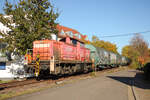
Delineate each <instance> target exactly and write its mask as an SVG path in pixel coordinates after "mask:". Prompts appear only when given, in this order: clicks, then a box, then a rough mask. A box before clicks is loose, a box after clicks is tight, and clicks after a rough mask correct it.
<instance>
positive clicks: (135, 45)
mask: <svg viewBox="0 0 150 100" xmlns="http://www.w3.org/2000/svg"><path fill="white" fill-rule="evenodd" d="M122 55H123V56H126V57H128V58H130V59H131V60H132V64H131V66H132V67H134V68H137V67H138V66H139V64H140V65H143V64H144V63H145V62H147V60H148V57H149V52H148V43H147V42H146V41H145V40H144V39H143V37H142V36H141V35H140V34H135V35H134V36H133V38H132V39H131V41H130V44H129V45H127V46H124V47H123V49H122Z"/></svg>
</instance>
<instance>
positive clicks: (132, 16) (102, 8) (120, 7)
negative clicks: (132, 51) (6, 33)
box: [0, 0, 150, 53]
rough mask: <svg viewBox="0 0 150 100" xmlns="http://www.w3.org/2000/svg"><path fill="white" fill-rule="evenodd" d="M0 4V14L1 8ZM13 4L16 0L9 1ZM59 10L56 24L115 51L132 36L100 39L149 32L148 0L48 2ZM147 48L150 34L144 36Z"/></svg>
mask: <svg viewBox="0 0 150 100" xmlns="http://www.w3.org/2000/svg"><path fill="white" fill-rule="evenodd" d="M4 1H5V0H1V2H0V13H1V12H3V11H2V7H3V6H4ZM11 1H12V2H13V3H15V1H17V0H11ZM50 1H51V2H52V4H53V5H54V6H55V7H56V8H58V10H59V12H60V16H59V18H58V19H57V22H58V23H59V24H61V25H64V26H67V27H70V28H73V29H76V30H78V31H79V32H80V33H82V34H84V35H87V36H88V38H89V39H90V40H91V38H92V36H93V35H95V36H98V37H99V39H100V40H104V41H109V42H111V43H114V44H116V45H117V47H118V51H119V52H120V53H121V49H122V47H123V46H125V45H128V44H129V42H130V40H131V38H132V37H133V35H129V36H122V37H103V36H112V35H121V34H128V33H131V34H133V33H138V32H144V31H150V0H50ZM142 36H143V38H144V39H145V40H146V41H147V42H148V43H149V44H150V32H149V33H143V34H142Z"/></svg>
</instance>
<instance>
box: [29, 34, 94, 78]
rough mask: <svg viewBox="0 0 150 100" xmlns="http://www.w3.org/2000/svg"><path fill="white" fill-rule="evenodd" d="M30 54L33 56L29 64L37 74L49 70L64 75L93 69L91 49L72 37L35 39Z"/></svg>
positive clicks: (51, 72) (53, 73) (54, 73)
mask: <svg viewBox="0 0 150 100" xmlns="http://www.w3.org/2000/svg"><path fill="white" fill-rule="evenodd" d="M28 54H29V53H28ZM30 55H31V56H32V57H31V59H28V62H27V64H28V66H29V67H30V68H33V69H34V70H35V75H36V76H39V75H41V74H47V72H48V73H49V74H52V75H63V74H73V73H77V72H87V71H90V70H92V67H91V65H92V62H91V59H90V50H89V49H87V48H85V47H84V45H83V42H81V41H79V40H77V39H74V38H70V37H66V38H63V39H62V40H60V41H56V40H37V41H34V42H33V51H32V54H30ZM29 60H30V61H29Z"/></svg>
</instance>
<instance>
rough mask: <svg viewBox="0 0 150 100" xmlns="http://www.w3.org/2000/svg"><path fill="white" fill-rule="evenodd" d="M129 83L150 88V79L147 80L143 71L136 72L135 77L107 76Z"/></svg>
mask: <svg viewBox="0 0 150 100" xmlns="http://www.w3.org/2000/svg"><path fill="white" fill-rule="evenodd" d="M107 77H108V78H111V79H114V80H116V81H119V82H121V83H124V84H127V85H131V84H132V85H134V86H135V87H138V88H142V89H150V81H146V80H145V77H144V73H143V72H136V75H135V77H119V76H107Z"/></svg>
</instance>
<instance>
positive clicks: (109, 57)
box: [85, 44, 128, 68]
mask: <svg viewBox="0 0 150 100" xmlns="http://www.w3.org/2000/svg"><path fill="white" fill-rule="evenodd" d="M85 47H86V48H88V49H90V51H91V54H90V56H91V59H94V65H95V66H96V67H97V68H110V67H118V66H120V65H125V64H126V65H127V63H128V59H127V58H126V57H123V56H121V55H119V54H116V53H113V52H110V51H107V50H105V49H103V48H100V47H95V46H93V45H91V44H86V45H85Z"/></svg>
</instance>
